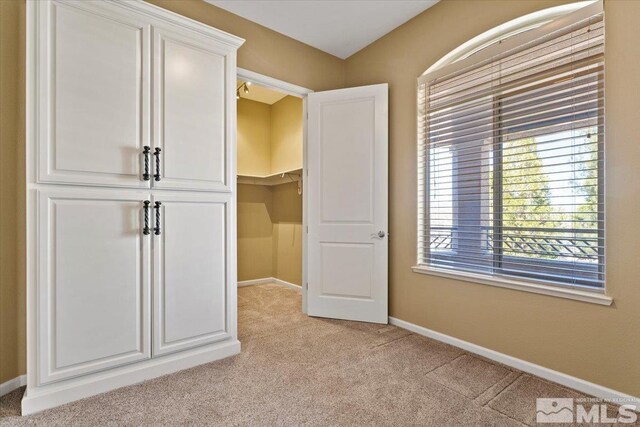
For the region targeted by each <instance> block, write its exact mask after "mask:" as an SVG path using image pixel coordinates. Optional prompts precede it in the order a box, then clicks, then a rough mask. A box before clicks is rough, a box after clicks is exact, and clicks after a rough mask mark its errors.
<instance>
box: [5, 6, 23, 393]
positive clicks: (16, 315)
mask: <svg viewBox="0 0 640 427" xmlns="http://www.w3.org/2000/svg"><path fill="white" fill-rule="evenodd" d="M24 9H25V8H24V4H23V3H22V2H17V1H0V384H1V383H3V382H5V381H7V380H9V379H12V378H14V377H16V376H17V375H18V374H20V373H23V372H25V342H24V337H25V308H24V264H25V258H24V254H25V250H24V218H23V214H24V206H25V201H24V194H25V187H24V185H25V184H24V179H18V177H23V176H24V89H23V88H24V75H23V74H22V66H21V64H22V63H23V62H24V46H25V45H24V25H25V21H24V19H25V10H24Z"/></svg>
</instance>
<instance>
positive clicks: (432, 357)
mask: <svg viewBox="0 0 640 427" xmlns="http://www.w3.org/2000/svg"><path fill="white" fill-rule="evenodd" d="M300 304H301V301H300V293H299V292H298V291H296V290H294V289H290V288H285V287H282V286H279V285H273V284H266V285H258V286H249V287H242V288H240V289H239V290H238V307H239V314H238V323H239V336H240V341H241V342H242V352H241V354H239V355H237V356H234V357H231V358H228V359H225V360H221V361H217V362H213V363H209V364H206V365H202V366H198V367H196V368H192V369H188V370H185V371H181V372H178V373H175V374H172V375H167V376H164V377H161V378H157V379H154V380H150V381H146V382H144V383H141V384H137V385H133V386H129V387H124V388H121V389H118V390H114V391H111V392H109V393H105V394H101V395H98V396H94V397H90V398H87V399H83V400H80V401H77V402H74V403H70V404H67V405H64V406H61V407H58V408H54V409H50V410H47V411H43V412H41V413H38V414H34V415H31V416H27V417H20V416H19V414H20V399H21V397H22V393H23V392H24V389H19V390H16V391H14V392H12V393H9V394H8V395H6V396H3V397H2V398H0V425H2V426H5V425H7V426H14V425H15V426H17V425H48V426H49V425H64V426H70V425H87V426H93V425H105V426H110V425H113V426H116V425H118V426H120V425H132V426H133V425H136V426H141V425H224V426H245V425H255V426H266V425H280V426H298V425H317V426H353V425H361V426H365V425H366V426H372V425H376V426H378V425H379V426H383V425H389V426H391V425H393V426H409V425H420V426H438V427H441V426H479V425H492V426H522V425H534V424H535V413H536V411H535V401H536V400H535V399H536V398H537V397H545V396H547V397H585V396H584V395H582V394H580V393H578V392H575V391H573V390H569V389H566V388H564V387H562V386H559V385H557V384H553V383H550V382H548V381H545V380H543V379H540V378H537V377H534V376H531V375H528V374H524V373H522V372H519V371H516V370H514V369H512V368H509V367H506V366H503V365H500V364H497V363H495V362H492V361H489V360H486V359H483V358H481V357H478V356H475V355H472V354H469V353H467V352H465V351H463V350H460V349H458V348H456V347H452V346H449V345H446V344H443V343H440V342H438V341H434V340H430V339H427V338H424V337H421V336H418V335H416V334H414V333H411V332H409V331H406V330H404V329H400V328H397V327H395V326H387V325H375V324H367V323H358V322H348V321H338V320H329V319H321V318H312V317H308V316H306V315H304V314H302V313H301V311H300Z"/></svg>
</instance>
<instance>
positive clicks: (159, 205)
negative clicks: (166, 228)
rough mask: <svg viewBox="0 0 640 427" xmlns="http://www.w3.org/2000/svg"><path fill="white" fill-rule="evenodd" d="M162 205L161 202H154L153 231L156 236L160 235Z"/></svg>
mask: <svg viewBox="0 0 640 427" xmlns="http://www.w3.org/2000/svg"><path fill="white" fill-rule="evenodd" d="M161 206H162V203H160V202H156V204H155V206H154V209H155V210H156V226H155V227H154V229H153V233H154V234H155V235H156V236H159V235H160V207H161Z"/></svg>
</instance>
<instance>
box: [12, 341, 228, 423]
mask: <svg viewBox="0 0 640 427" xmlns="http://www.w3.org/2000/svg"><path fill="white" fill-rule="evenodd" d="M238 353H240V341H238V340H234V341H225V342H222V343H216V344H213V345H209V346H205V347H200V348H196V349H193V350H189V351H182V352H179V353H175V354H171V355H166V356H161V357H158V358H156V359H149V360H147V361H144V362H138V363H135V364H132V365H128V366H123V367H121V368H115V369H111V370H108V371H104V372H100V373H97V374H94V375H89V376H85V377H79V378H75V379H72V380H68V381H64V382H60V383H56V384H51V385H47V386H43V387H37V388H27V392H26V393H25V395H24V398H23V399H22V415H23V416H24V415H30V414H33V413H36V412H40V411H43V410H45V409H49V408H54V407H56V406H60V405H64V404H65V403H69V402H73V401H75V400H79V399H84V398H86V397H90V396H94V395H96V394H100V393H105V392H107V391H111V390H114V389H116V388H120V387H124V386H128V385H133V384H137V383H140V382H142V381H146V380H150V379H152V378H157V377H160V376H163V375H167V374H171V373H173V372H177V371H181V370H183V369H187V368H192V367H194V366H198V365H202V364H204V363H209V362H213V361H216V360H220V359H224V358H225V357H229V356H233V355H235V354H238Z"/></svg>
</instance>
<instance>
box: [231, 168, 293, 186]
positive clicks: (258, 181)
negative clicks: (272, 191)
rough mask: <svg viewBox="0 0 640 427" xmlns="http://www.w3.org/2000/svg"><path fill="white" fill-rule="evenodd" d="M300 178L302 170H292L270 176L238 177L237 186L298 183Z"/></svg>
mask: <svg viewBox="0 0 640 427" xmlns="http://www.w3.org/2000/svg"><path fill="white" fill-rule="evenodd" d="M301 177H302V169H293V170H289V171H283V172H278V173H274V174H272V175H264V176H260V175H241V174H239V175H238V184H253V185H280V184H286V183H288V182H297V181H300V178H301Z"/></svg>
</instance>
